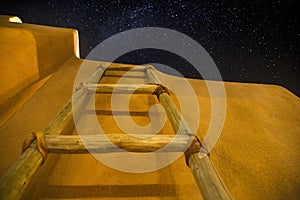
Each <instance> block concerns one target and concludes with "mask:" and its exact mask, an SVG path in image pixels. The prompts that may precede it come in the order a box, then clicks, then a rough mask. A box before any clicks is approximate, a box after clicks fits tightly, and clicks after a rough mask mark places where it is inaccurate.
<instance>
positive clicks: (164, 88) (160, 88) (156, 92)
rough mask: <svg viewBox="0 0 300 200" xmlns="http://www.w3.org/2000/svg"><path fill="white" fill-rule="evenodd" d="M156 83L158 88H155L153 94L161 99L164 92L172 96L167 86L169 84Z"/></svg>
mask: <svg viewBox="0 0 300 200" xmlns="http://www.w3.org/2000/svg"><path fill="white" fill-rule="evenodd" d="M155 85H157V88H156V89H155V90H154V92H153V93H152V94H153V95H156V97H157V99H159V96H160V95H161V94H162V93H167V94H168V95H169V96H170V90H169V88H167V86H164V85H162V84H155Z"/></svg>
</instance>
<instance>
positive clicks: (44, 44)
mask: <svg viewBox="0 0 300 200" xmlns="http://www.w3.org/2000/svg"><path fill="white" fill-rule="evenodd" d="M10 19H16V18H12V17H11V16H0V60H1V62H0V107H1V105H3V104H4V103H5V102H6V101H8V100H9V99H10V98H11V97H13V96H14V95H16V94H17V93H19V92H20V91H22V90H23V89H25V88H26V87H28V86H29V85H31V84H33V83H35V82H37V81H39V80H41V79H42V78H44V77H46V76H47V75H49V74H51V73H53V72H54V71H56V70H57V69H58V68H59V67H60V66H61V65H62V64H64V63H65V62H66V61H68V60H69V59H70V58H72V57H79V53H78V52H79V47H78V32H77V30H74V29H66V28H57V27H50V26H41V25H33V24H24V23H20V22H21V20H20V21H18V23H15V22H11V20H10Z"/></svg>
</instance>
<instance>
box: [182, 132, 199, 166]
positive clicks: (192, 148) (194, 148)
mask: <svg viewBox="0 0 300 200" xmlns="http://www.w3.org/2000/svg"><path fill="white" fill-rule="evenodd" d="M201 146H202V144H201V142H200V140H199V138H198V137H197V136H194V137H193V139H192V141H191V143H190V145H189V147H188V148H187V149H186V151H185V152H184V155H185V162H186V164H187V166H190V165H189V160H190V157H191V155H192V154H194V153H200V148H201Z"/></svg>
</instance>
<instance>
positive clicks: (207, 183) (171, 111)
mask: <svg viewBox="0 0 300 200" xmlns="http://www.w3.org/2000/svg"><path fill="white" fill-rule="evenodd" d="M146 73H147V75H148V78H149V81H150V82H153V83H157V84H162V83H161V81H160V80H159V78H158V77H157V76H156V74H155V73H154V70H153V67H152V66H149V68H148V69H147V70H146ZM158 99H159V101H160V103H161V104H162V106H163V107H164V108H165V110H166V113H167V116H168V119H169V120H170V123H171V124H172V128H173V130H174V132H175V133H176V132H178V134H187V135H190V136H191V135H194V134H192V132H191V130H190V128H189V126H188V124H187V123H186V122H185V120H184V118H183V116H181V114H180V112H179V111H178V109H177V107H176V106H175V104H174V103H173V101H172V99H171V98H170V96H169V95H168V94H167V93H161V94H160V96H159V98H158ZM186 160H187V164H188V166H189V168H190V169H191V171H192V174H193V176H194V178H195V181H196V183H197V185H198V188H199V190H200V192H201V194H202V197H203V199H205V200H218V199H219V200H230V199H232V198H231V195H230V193H229V191H228V189H227V188H226V186H225V184H224V183H223V181H222V179H221V177H220V176H219V174H218V172H217V171H216V169H215V167H214V166H213V163H212V162H211V160H210V158H209V156H208V155H206V156H204V157H203V158H200V154H199V152H194V153H192V154H191V155H190V156H188V157H187V156H186Z"/></svg>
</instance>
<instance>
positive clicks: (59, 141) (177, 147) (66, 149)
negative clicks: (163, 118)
mask: <svg viewBox="0 0 300 200" xmlns="http://www.w3.org/2000/svg"><path fill="white" fill-rule="evenodd" d="M137 136H138V137H139V138H138V137H133V136H129V135H127V134H106V135H81V136H79V135H45V142H46V144H47V149H48V152H49V153H66V154H68V153H75V154H76V153H77V154H82V153H88V151H87V147H86V146H85V144H88V145H87V146H88V148H89V150H92V152H93V153H113V152H120V151H122V150H121V149H123V150H126V151H129V152H153V151H156V150H159V149H161V148H163V147H165V146H166V145H168V148H167V150H166V151H163V152H183V151H184V150H185V148H186V147H187V145H189V142H190V141H191V139H192V138H193V137H190V136H187V135H177V136H176V137H175V135H155V136H152V137H150V136H151V135H150V136H149V135H140V134H138V135H137ZM141 137H142V138H144V139H141ZM30 147H33V148H36V143H35V142H34V143H32V144H31V145H30Z"/></svg>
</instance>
